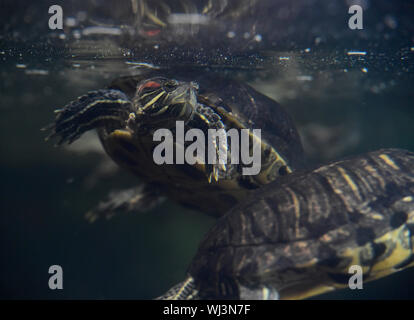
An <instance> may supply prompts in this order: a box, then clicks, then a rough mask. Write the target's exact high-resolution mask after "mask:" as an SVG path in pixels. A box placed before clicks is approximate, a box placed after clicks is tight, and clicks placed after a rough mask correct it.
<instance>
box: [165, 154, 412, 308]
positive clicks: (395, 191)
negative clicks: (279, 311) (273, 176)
mask: <svg viewBox="0 0 414 320" xmlns="http://www.w3.org/2000/svg"><path fill="white" fill-rule="evenodd" d="M352 266H356V267H353V268H360V271H361V272H362V274H363V281H371V280H374V279H378V278H380V277H384V276H386V275H389V274H391V273H393V272H396V271H399V270H402V269H404V268H408V267H412V266H414V153H413V152H410V151H407V150H402V149H380V150H377V151H373V152H369V153H366V154H363V155H359V156H354V157H350V158H347V159H344V160H340V161H336V162H332V163H328V164H325V165H322V166H320V167H318V168H316V169H313V170H303V171H297V172H295V173H292V174H290V175H288V176H286V177H283V178H280V179H279V180H278V181H274V182H272V183H270V184H268V185H266V186H263V187H262V188H260V189H258V190H256V191H255V192H254V193H252V194H251V195H250V196H249V198H248V199H246V200H245V201H243V202H241V203H240V204H239V205H237V206H236V207H234V208H232V209H231V210H230V211H229V212H228V213H226V214H225V215H223V216H222V217H220V218H219V219H218V220H217V222H216V223H215V224H214V226H213V227H212V228H211V229H210V230H209V231H208V232H207V234H206V235H205V237H204V239H203V240H202V242H201V243H200V245H199V248H198V251H197V253H196V255H195V256H194V258H193V260H192V262H191V263H190V266H189V268H188V277H187V278H186V280H185V281H183V282H182V283H180V284H178V285H176V286H174V287H173V288H171V289H170V290H169V291H168V292H167V293H166V294H164V295H162V296H160V297H159V299H172V300H174V299H177V300H179V299H183V300H184V299H303V298H308V297H312V296H314V295H318V294H321V293H324V292H328V291H330V290H334V289H338V288H344V287H346V286H348V284H349V281H350V277H351V275H352V274H350V273H349V272H350V271H352V270H353V269H351V267H352ZM352 272H355V271H352Z"/></svg>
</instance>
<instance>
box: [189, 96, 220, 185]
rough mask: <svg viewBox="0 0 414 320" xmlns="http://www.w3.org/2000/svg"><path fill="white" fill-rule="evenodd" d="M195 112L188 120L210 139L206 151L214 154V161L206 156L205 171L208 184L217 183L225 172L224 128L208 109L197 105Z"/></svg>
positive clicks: (218, 117)
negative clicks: (201, 129) (202, 129)
mask: <svg viewBox="0 0 414 320" xmlns="http://www.w3.org/2000/svg"><path fill="white" fill-rule="evenodd" d="M195 111H196V112H195V113H194V116H193V118H192V119H191V120H190V121H191V122H195V124H191V125H190V126H191V127H195V128H198V127H200V128H204V129H205V130H204V131H205V132H206V133H207V139H210V140H208V141H207V150H208V153H211V152H212V153H214V154H213V158H214V159H211V158H210V157H208V156H207V157H206V159H205V171H206V174H207V178H208V181H209V183H211V182H212V181H213V180H214V181H216V182H217V181H218V180H219V176H220V173H221V174H222V175H224V174H225V173H226V171H227V167H226V158H227V151H228V145H227V134H226V131H225V126H224V124H223V122H222V119H221V117H220V115H219V114H217V113H216V112H215V111H214V110H213V109H211V108H210V107H208V106H205V105H203V104H200V103H199V104H197V107H196V110H195ZM190 121H189V124H190ZM210 129H213V130H211V133H212V134H209V130H210ZM211 160H213V161H211Z"/></svg>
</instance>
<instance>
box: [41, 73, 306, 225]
mask: <svg viewBox="0 0 414 320" xmlns="http://www.w3.org/2000/svg"><path fill="white" fill-rule="evenodd" d="M55 112H56V119H55V122H54V123H52V124H51V125H49V126H48V127H46V128H45V130H50V134H49V135H48V137H47V138H46V139H50V138H53V137H58V138H59V140H58V142H57V145H60V144H62V143H66V142H67V143H72V142H73V141H75V140H77V139H78V138H79V137H80V136H81V135H82V134H83V133H84V132H86V131H88V130H93V129H97V132H98V135H99V138H100V141H101V143H102V145H103V147H104V149H105V151H106V153H107V154H108V155H109V156H110V157H111V158H112V159H113V160H114V161H115V162H116V163H117V164H118V165H119V166H121V167H123V168H125V169H127V170H128V171H130V172H132V173H134V174H136V175H137V176H138V177H139V178H140V179H141V181H142V182H144V183H145V186H143V185H142V184H141V185H138V186H137V187H136V188H132V189H128V190H121V191H119V192H113V193H111V195H110V198H109V199H108V200H106V201H103V202H101V203H100V204H99V205H98V207H97V208H95V209H93V210H91V211H90V212H89V213H88V217H89V218H90V220H92V221H93V220H95V219H96V218H97V217H99V216H106V217H110V216H112V215H113V214H115V213H117V212H120V211H128V210H131V211H134V210H135V211H142V209H148V208H151V207H152V206H153V205H156V204H157V203H159V201H161V200H159V199H161V198H162V197H165V196H168V197H169V198H170V199H173V200H176V201H177V202H178V203H180V204H182V205H184V206H186V207H189V208H192V209H195V210H198V211H201V212H204V213H207V214H209V215H212V216H215V217H218V216H220V215H222V214H224V213H225V212H227V211H228V210H229V209H230V208H231V207H233V206H234V205H236V204H237V203H238V202H239V201H240V200H242V199H244V198H245V197H246V196H247V195H248V194H249V193H250V192H252V191H253V190H254V189H257V188H259V187H261V186H262V185H265V184H267V183H270V182H272V181H274V180H276V179H277V178H278V177H280V176H283V175H286V174H289V173H291V172H293V171H294V170H296V169H299V168H304V167H305V165H306V164H305V156H304V152H303V148H302V144H301V140H300V137H299V134H298V132H297V130H296V127H295V125H294V122H293V120H292V118H291V117H290V116H289V114H288V113H287V112H286V111H285V110H284V109H283V107H282V106H281V105H280V104H278V103H277V102H276V101H274V100H272V99H270V98H268V97H267V96H265V95H263V94H261V93H259V92H258V91H256V90H255V89H253V88H252V87H250V86H249V85H248V84H246V83H243V82H240V81H237V80H234V79H230V78H226V77H225V76H219V75H218V73H215V72H208V71H205V72H202V71H201V70H186V69H185V68H182V69H180V70H175V69H171V70H152V71H150V72H144V73H143V74H139V75H133V76H124V77H119V78H117V79H115V80H114V81H112V83H111V84H110V85H109V86H108V87H107V88H105V89H100V90H96V91H91V92H89V93H87V94H86V95H83V96H81V97H79V98H77V99H75V100H74V101H72V102H70V103H69V104H67V105H66V106H64V107H63V108H60V109H58V110H56V111H55ZM178 122H180V123H182V125H183V126H184V129H185V130H186V132H188V131H189V130H190V129H199V130H201V132H202V133H205V135H206V136H207V138H206V139H205V140H204V142H205V144H204V145H206V146H207V145H208V146H209V147H208V148H207V147H206V150H207V149H208V150H207V151H211V150H212V152H213V155H214V154H215V155H216V156H217V157H214V156H213V157H212V158H213V160H214V159H215V158H216V159H219V160H220V158H219V157H218V156H219V155H220V154H222V155H223V154H226V155H228V158H227V159H228V160H227V162H224V161H216V163H214V161H212V162H210V161H206V160H207V156H205V157H204V158H203V157H201V158H200V157H198V158H197V156H198V154H197V156H196V157H194V158H193V159H194V161H193V163H183V164H166V163H164V164H157V163H155V160H154V152H155V150H156V148H157V147H159V146H160V142H159V141H154V140H155V139H154V138H155V135H156V134H157V132H159V131H158V130H169V132H170V134H171V135H172V136H170V138H174V139H172V140H174V141H175V142H174V143H175V144H174V146H175V149H176V151H175V152H176V154H175V155H177V153H178V152H180V151H177V150H181V151H182V152H184V150H182V149H183V148H186V147H188V145H189V144H190V142H188V141H187V142H184V143H183V142H181V143H179V142H177V139H175V138H178V133H179V132H178V131H177V130H178V129H177V128H178V127H177V123H178ZM232 129H234V130H235V131H236V132H237V133H240V138H242V135H243V132H242V131H243V130H244V131H245V133H246V132H247V135H246V136H245V137H247V140H248V141H249V148H250V149H249V154H250V153H253V154H254V150H252V149H253V148H254V146H255V145H256V146H258V148H259V149H258V150H259V152H258V154H259V155H260V158H261V160H260V170H259V171H258V172H257V174H251V175H246V174H245V173H244V166H243V164H242V163H241V161H239V162H237V161H236V162H233V161H232V160H233V158H232V157H233V154H232V153H231V150H232V148H231V147H233V146H236V145H237V144H236V143H233V142H232V141H233V140H232V139H231V138H230V137H229V136H227V133H226V135H224V133H223V132H229V131H231V130H232ZM255 129H259V130H261V131H260V135H258V134H256V133H255ZM180 130H181V129H180ZM210 130H216V132H217V133H219V132H221V133H222V134H221V136H220V134H218V135H217V136H212V137H209V136H208V133H209V132H210ZM220 137H221V138H222V139H220ZM158 140H160V139H158ZM166 140H167V136H166V137H165V140H164V142H165V141H166ZM172 140H168V141H170V142H171V141H172ZM207 140H208V141H207ZM223 141H224V142H223ZM225 142H227V144H226V143H225ZM210 143H211V144H210ZM210 147H211V148H210ZM239 151H240V150H239ZM235 154H237V152H236V153H235ZM209 159H210V158H209ZM209 159H208V160H209Z"/></svg>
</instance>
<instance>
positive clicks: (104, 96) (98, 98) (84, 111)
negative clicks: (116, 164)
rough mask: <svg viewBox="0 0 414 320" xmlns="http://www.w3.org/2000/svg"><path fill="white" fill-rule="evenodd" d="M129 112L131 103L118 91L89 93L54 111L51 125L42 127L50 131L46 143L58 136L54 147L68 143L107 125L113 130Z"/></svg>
mask: <svg viewBox="0 0 414 320" xmlns="http://www.w3.org/2000/svg"><path fill="white" fill-rule="evenodd" d="M131 112H133V108H132V102H131V101H130V100H129V98H128V97H127V96H126V95H125V94H124V93H123V92H121V91H119V90H97V91H91V92H89V93H87V94H86V95H84V96H81V97H79V98H78V99H76V100H74V101H72V102H71V103H69V104H68V105H66V106H65V107H63V108H62V109H58V110H55V114H56V118H55V122H54V123H52V124H50V125H48V126H47V127H45V128H43V129H42V130H43V131H46V130H51V133H50V134H49V135H48V136H47V137H46V140H49V139H50V138H54V137H60V140H59V141H58V142H57V145H61V144H62V143H64V142H67V143H69V144H70V143H72V142H73V141H75V140H77V139H78V138H79V137H80V136H81V135H82V134H83V133H85V132H86V131H89V130H92V129H96V128H99V127H103V126H107V127H113V129H117V128H122V127H124V126H125V121H126V120H128V117H129V114H130V113H131Z"/></svg>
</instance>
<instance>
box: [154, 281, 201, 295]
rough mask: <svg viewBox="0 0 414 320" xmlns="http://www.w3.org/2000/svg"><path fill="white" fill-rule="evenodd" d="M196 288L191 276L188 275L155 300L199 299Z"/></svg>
mask: <svg viewBox="0 0 414 320" xmlns="http://www.w3.org/2000/svg"><path fill="white" fill-rule="evenodd" d="M199 299H200V297H199V295H198V290H197V288H196V285H195V282H194V279H193V277H188V278H187V279H185V280H184V281H183V282H180V283H178V284H176V285H175V286H174V287H172V288H171V289H170V290H168V291H167V292H166V293H164V294H163V295H162V296H159V297H157V298H156V299H155V300H199Z"/></svg>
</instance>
